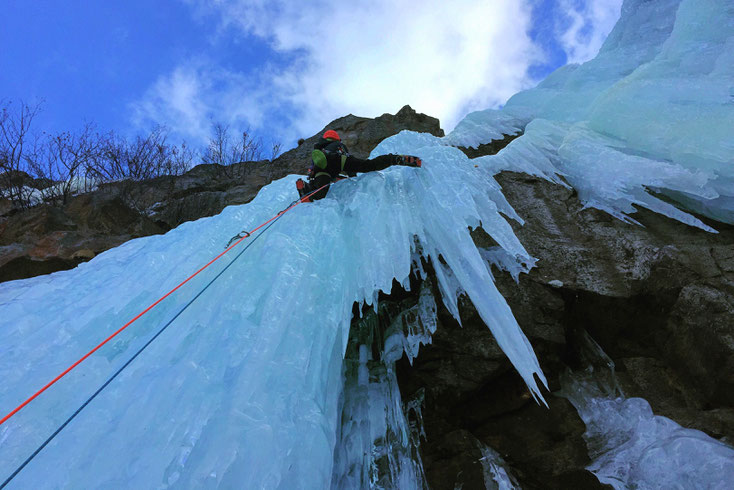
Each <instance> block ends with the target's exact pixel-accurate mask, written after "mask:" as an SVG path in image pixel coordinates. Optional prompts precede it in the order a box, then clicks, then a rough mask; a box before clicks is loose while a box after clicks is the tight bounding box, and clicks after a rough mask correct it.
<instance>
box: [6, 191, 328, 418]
mask: <svg viewBox="0 0 734 490" xmlns="http://www.w3.org/2000/svg"><path fill="white" fill-rule="evenodd" d="M329 185H330V184H326V185H325V186H322V187H320V188H319V189H316V190H315V191H313V192H311V193H310V194H308V195H305V196H303V197H302V198H300V199H299V200H298V201H295V202H293V203H292V204H291V205H290V206H288V207H287V208H285V209H284V210H283V211H281V212H279V213H278V214H276V215H275V216H273V217H272V218H270V219H269V220H267V221H266V222H265V223H262V224H261V225H259V226H258V227H257V228H255V229H254V230H252V231H251V232H249V233H247V234H245V236H243V237H242V238H240V239H239V240H237V241H236V242H235V243H233V244H232V245H230V246H229V247H227V248H226V249H225V250H224V252H222V253H220V254H219V255H217V256H216V257H214V258H213V259H212V260H210V261H209V262H207V264H206V265H204V266H203V267H201V268H200V269H199V270H197V271H196V272H194V273H193V274H191V275H190V276H189V277H187V278H186V279H185V280H184V281H183V282H181V283H180V284H179V285H178V286H176V287H175V288H173V289H171V290H170V291H168V292H167V293H166V294H164V295H163V296H161V297H160V298H158V300H157V301H156V302H155V303H153V304H152V305H150V306H148V307H147V308H146V309H144V310H143V311H141V312H140V313H138V314H137V315H136V316H135V318H133V319H132V320H130V321H129V322H127V323H126V324H125V325H123V326H122V327H120V328H119V329H117V331H115V332H114V333H113V334H112V335H110V336H109V337H107V338H106V339H104V340H103V341H102V342H100V343H99V345H97V346H96V347H95V348H94V349H92V350H90V351H89V352H87V353H86V354H84V356H82V357H81V358H80V359H79V360H78V361H76V362H75V363H74V364H72V365H71V366H69V367H68V368H66V369H65V370H64V371H63V372H62V373H61V374H59V375H58V376H56V377H55V378H54V379H52V380H51V381H49V382H48V383H47V384H46V385H45V386H44V387H43V388H41V389H40V390H38V391H37V392H35V393H34V394H33V396H31V397H30V398H28V399H27V400H26V401H24V402H23V403H21V404H20V405H18V406H17V407H16V408H15V409H14V410H13V411H12V412H10V413H9V414H7V415H6V416H5V417H3V418H2V419H1V420H0V425H3V424H4V423H5V422H7V421H8V419H10V417H12V416H13V415H15V414H16V413H18V412H19V411H20V410H21V409H22V408H23V407H25V406H26V405H28V404H29V403H30V402H32V401H33V400H34V399H35V398H36V397H37V396H38V395H40V394H41V393H43V392H44V391H46V390H47V389H49V388H50V387H51V386H52V385H54V384H55V383H56V382H57V381H58V380H60V379H61V378H63V377H64V376H66V375H67V374H68V373H69V371H71V370H72V369H74V368H75V367H77V366H78V365H79V364H81V363H82V362H84V360H85V359H86V358H88V357H89V356H91V355H92V354H94V353H95V352H97V350H99V349H100V348H101V347H102V346H103V345H105V344H106V343H107V342H109V341H110V340H112V339H113V338H114V337H115V336H117V334H119V333H120V332H122V331H123V330H125V329H126V328H127V327H129V326H130V325H132V324H133V323H134V322H135V321H136V320H138V319H139V318H140V317H141V316H143V315H145V314H146V313H148V312H149V311H150V310H152V309H153V308H154V307H155V306H156V305H157V304H158V303H160V302H161V301H163V300H164V299H166V298H167V297H169V296H170V295H172V294H173V293H174V292H176V291H177V290H178V289H179V288H180V287H181V286H183V285H184V284H186V283H187V282H189V281H190V280H191V279H193V278H194V277H196V276H197V275H199V273H200V272H202V271H203V270H204V269H206V268H207V267H209V266H210V265H212V264H213V263H214V262H216V261H217V260H219V259H220V258H221V257H222V256H223V255H224V254H226V253H227V252H229V251H230V250H232V249H233V248H234V247H236V246H237V245H239V243H240V242H242V240H244V239H245V238H247V237H249V236H251V235H252V234H253V233H255V232H256V231H257V230H259V229H260V228H262V227H263V226H265V225H267V224H268V223H270V222H272V221H274V220H276V219H278V218H279V217H280V216H282V215H284V214H285V213H287V212H288V211H290V210H291V209H293V208H294V207H296V206H298V205H299V204H301V203H302V202H305V201H306V200H307V199H308V198H309V197H311V196H313V195H314V194H316V193H317V192H319V191H320V190H322V189H324V188H326V187H328V186H329Z"/></svg>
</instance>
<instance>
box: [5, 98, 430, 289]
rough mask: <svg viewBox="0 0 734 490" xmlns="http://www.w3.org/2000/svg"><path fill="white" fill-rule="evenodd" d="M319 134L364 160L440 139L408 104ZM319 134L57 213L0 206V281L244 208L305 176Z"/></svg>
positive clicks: (113, 190) (128, 187) (106, 192)
mask: <svg viewBox="0 0 734 490" xmlns="http://www.w3.org/2000/svg"><path fill="white" fill-rule="evenodd" d="M326 128H328V129H334V130H336V131H337V132H339V134H340V135H341V137H342V141H344V143H345V144H346V145H347V146H348V147H349V149H350V151H351V152H352V154H354V155H355V156H358V157H367V156H368V155H369V153H370V151H372V149H373V148H374V147H375V146H377V144H378V143H379V142H380V141H382V140H383V139H385V138H387V137H389V136H392V135H394V134H397V133H399V132H400V131H402V130H404V129H409V130H413V131H420V132H428V133H431V134H434V135H437V136H442V135H443V130H442V129H441V128H440V126H439V121H438V119H435V118H433V117H430V116H426V115H425V114H418V113H416V112H415V111H414V110H413V109H411V108H410V106H405V107H403V108H402V109H400V111H398V113H397V114H395V115H394V116H393V115H390V114H383V115H382V116H380V117H378V118H375V119H369V118H364V117H357V116H353V115H349V116H346V117H342V118H340V119H337V120H335V121H332V122H331V123H329V124H328V125H327V127H326ZM326 128H325V129H326ZM321 134H323V130H322V131H320V132H319V133H317V134H316V135H314V136H312V137H310V138H308V139H307V140H306V141H305V143H302V144H301V145H299V146H298V147H297V148H294V149H292V150H290V151H288V152H286V153H284V154H283V155H281V156H280V157H278V158H276V159H275V160H274V161H272V162H270V161H267V160H266V161H260V162H243V163H238V164H235V165H231V166H227V167H222V166H219V165H199V166H197V167H194V168H193V169H191V170H190V171H188V172H187V173H186V174H184V175H181V176H178V177H158V178H156V179H152V180H149V181H144V182H116V183H112V184H106V185H104V186H103V187H102V188H101V189H99V190H98V191H95V192H92V193H88V194H83V195H80V196H76V197H74V198H72V199H71V200H70V201H69V202H68V204H66V205H65V206H63V207H60V208H57V207H51V206H36V207H34V208H31V209H29V210H26V211H21V212H14V210H13V209H12V206H10V204H9V203H8V202H7V201H4V200H0V282H2V281H9V280H13V279H23V278H27V277H33V276H37V275H39V274H48V273H51V272H55V271H59V270H65V269H71V268H73V267H75V266H76V265H78V264H79V263H80V262H82V261H84V260H89V259H90V258H91V257H93V256H94V255H96V254H99V253H101V252H103V251H105V250H107V249H110V248H112V247H116V246H118V245H120V244H122V243H124V242H126V241H127V240H130V239H131V238H137V237H141V236H146V235H152V234H158V233H165V232H166V231H168V230H170V229H172V228H174V227H176V226H178V225H179V224H181V223H183V222H186V221H191V220H195V219H199V218H203V217H205V216H213V215H215V214H218V213H220V212H221V211H222V209H224V208H225V207H226V206H229V205H233V204H244V203H246V202H249V201H250V200H252V199H253V198H254V197H255V195H256V194H257V192H258V191H259V190H260V189H261V188H262V187H263V186H265V185H267V184H269V183H270V182H272V181H273V180H275V179H279V178H281V177H284V176H286V175H288V174H292V173H301V174H305V173H306V169H307V167H308V162H309V159H310V154H311V150H312V149H313V143H315V142H316V141H317V140H318V139H319V137H320V136H321Z"/></svg>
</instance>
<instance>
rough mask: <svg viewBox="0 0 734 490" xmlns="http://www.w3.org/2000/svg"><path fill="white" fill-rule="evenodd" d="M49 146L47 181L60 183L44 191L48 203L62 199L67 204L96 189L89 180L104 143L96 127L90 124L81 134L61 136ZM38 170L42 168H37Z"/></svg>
mask: <svg viewBox="0 0 734 490" xmlns="http://www.w3.org/2000/svg"><path fill="white" fill-rule="evenodd" d="M47 145H48V146H47V148H48V150H47V151H46V152H45V155H44V156H45V157H46V159H47V164H46V167H45V168H48V175H45V176H44V177H46V178H48V179H51V180H54V181H57V182H58V183H57V184H56V185H53V186H50V187H47V188H46V189H44V198H45V199H48V200H51V201H57V200H59V199H60V200H61V202H62V203H64V204H66V202H67V201H68V199H69V197H71V196H72V195H73V194H75V193H78V192H86V191H89V190H91V189H92V188H93V185H92V184H91V183H90V182H88V179H87V176H88V175H89V169H90V167H91V166H92V165H93V164H94V162H95V161H96V157H97V154H98V153H99V151H100V139H99V137H98V136H97V135H95V134H94V126H92V125H91V124H87V125H86V126H85V127H84V128H83V129H82V130H81V131H80V132H79V133H71V132H68V131H65V132H62V133H58V134H56V135H54V136H51V137H49V139H48V143H47ZM36 168H37V169H40V168H42V167H41V166H40V165H38V164H36ZM37 173H38V170H37Z"/></svg>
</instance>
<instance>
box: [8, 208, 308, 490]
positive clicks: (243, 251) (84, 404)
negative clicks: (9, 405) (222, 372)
mask: <svg viewBox="0 0 734 490" xmlns="http://www.w3.org/2000/svg"><path fill="white" fill-rule="evenodd" d="M295 202H297V201H294V203H293V204H295ZM293 204H291V206H292V205H293ZM289 207H290V206H289ZM282 216H283V214H282V213H281V214H280V216H278V217H277V218H275V219H274V220H273V221H272V222H271V223H270V224H269V225H268V226H266V227H265V228H263V230H262V231H261V232H260V233H259V234H258V235H257V236H256V237H255V238H253V239H252V241H251V242H250V243H248V244H247V246H245V248H243V249H242V250H240V252H239V253H238V254H237V255H236V256H235V258H234V259H232V261H231V262H230V263H229V264H227V265H226V266H225V267H224V268H223V269H222V270H221V271H220V272H219V274H217V275H216V276H214V278H213V279H212V280H211V281H209V283H208V284H207V285H206V286H204V288H203V289H202V290H201V291H199V292H198V293H197V294H196V296H194V297H193V298H191V300H189V302H188V303H186V304H185V305H184V306H183V308H181V310H179V312H178V313H176V315H175V316H174V317H173V318H171V319H170V320H168V323H166V324H165V325H163V327H162V328H161V329H160V330H158V332H156V334H155V335H153V337H151V339H150V340H148V342H146V343H145V345H143V346H142V347H141V348H140V349H139V350H138V351H137V352H136V353H135V354H134V355H133V356H132V357H131V358H130V359H128V361H127V362H126V363H125V364H123V365H122V367H121V368H120V369H118V370H117V372H116V373H115V374H113V375H112V376H110V377H109V379H107V381H105V382H104V384H103V385H102V386H100V387H99V389H98V390H97V391H95V392H94V394H93V395H92V396H90V397H89V398H88V399H87V401H85V402H84V403H83V404H82V405H81V406H80V407H79V408H78V409H77V410H76V412H74V413H73V414H71V416H70V417H69V418H68V419H66V421H65V422H64V423H63V424H61V426H59V428H58V429H56V431H54V433H53V434H51V435H50V436H49V438H48V439H46V440H45V441H44V443H43V444H41V445H40V446H39V447H38V449H36V450H35V451H33V454H31V455H30V456H28V458H27V459H26V460H25V461H23V464H21V465H20V466H19V467H18V469H16V470H15V471H14V472H13V474H12V475H10V476H9V477H8V478H7V479H6V480H5V481H4V482H3V484H2V485H0V490H2V489H3V488H5V486H6V485H7V484H8V483H10V481H11V480H12V479H13V478H15V477H16V476H17V475H18V473H20V472H21V470H22V469H23V468H25V467H26V466H27V465H28V463H30V462H31V461H32V460H33V458H35V457H36V456H38V453H40V452H41V451H42V450H43V448H45V447H46V446H48V444H49V443H50V442H51V441H52V440H53V439H54V438H55V437H56V436H57V435H58V434H59V432H61V431H62V430H64V427H66V426H67V425H69V422H71V421H72V420H74V418H75V417H76V416H77V415H79V413H81V411H82V410H84V408H85V407H86V406H87V405H89V404H90V403H91V402H92V400H94V399H95V398H96V397H97V395H99V394H100V393H101V392H102V390H104V389H105V388H106V387H107V386H108V385H109V384H110V383H112V381H113V380H114V379H115V378H116V377H117V376H118V375H119V374H120V373H121V372H122V371H123V370H124V369H125V368H126V367H128V366H129V365H130V363H131V362H133V361H134V360H135V358H136V357H138V356H139V355H140V353H141V352H143V351H144V350H145V349H146V348H147V347H148V346H149V345H150V344H151V343H152V342H153V341H154V340H155V339H157V338H158V336H159V335H160V334H162V333H163V331H164V330H165V329H167V328H168V326H169V325H170V324H171V323H173V322H174V320H176V318H178V317H179V316H181V313H183V312H184V311H186V308H188V307H189V306H191V304H192V303H193V302H194V301H196V300H197V298H199V296H201V295H202V294H203V293H204V291H206V290H207V289H209V286H211V285H212V284H214V281H216V280H217V279H219V277H220V276H221V275H222V274H224V272H225V271H226V270H227V269H229V267H230V266H231V265H232V264H234V263H235V261H236V260H237V259H239V258H240V256H241V255H242V254H243V253H245V251H246V250H247V249H248V248H250V247H251V246H252V244H253V243H255V241H257V239H258V238H260V237H261V236H262V235H263V233H265V232H266V231H268V228H270V227H271V226H273V225H274V224H275V222H276V221H278V220H279V219H280V218H281V217H282Z"/></svg>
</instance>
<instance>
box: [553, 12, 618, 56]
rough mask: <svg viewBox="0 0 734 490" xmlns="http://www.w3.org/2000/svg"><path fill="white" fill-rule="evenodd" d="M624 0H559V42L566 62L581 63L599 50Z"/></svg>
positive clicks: (615, 20) (616, 18)
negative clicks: (564, 53)
mask: <svg viewBox="0 0 734 490" xmlns="http://www.w3.org/2000/svg"><path fill="white" fill-rule="evenodd" d="M622 1H623V0H584V1H580V0H560V7H561V17H562V19H561V32H560V35H559V41H560V43H561V47H562V48H563V50H564V51H565V52H566V56H567V58H568V62H569V63H583V62H584V61H588V60H590V59H591V58H593V57H594V56H596V54H597V53H598V52H599V48H601V45H602V44H603V43H604V40H605V39H606V38H607V35H609V33H610V32H611V30H612V28H613V27H614V25H615V24H616V23H617V20H618V19H619V13H620V10H621V8H622Z"/></svg>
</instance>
